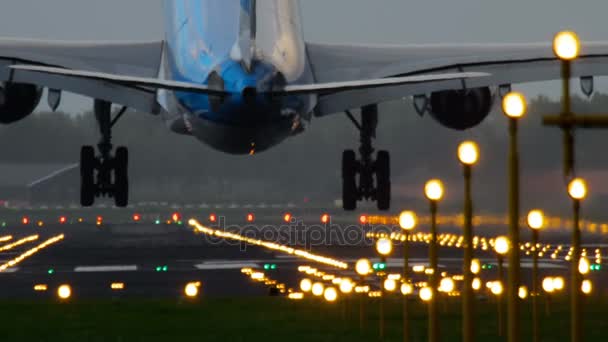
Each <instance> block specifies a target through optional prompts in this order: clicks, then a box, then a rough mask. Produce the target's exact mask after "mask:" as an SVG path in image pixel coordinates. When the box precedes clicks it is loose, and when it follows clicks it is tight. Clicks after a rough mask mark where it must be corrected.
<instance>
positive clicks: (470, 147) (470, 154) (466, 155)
mask: <svg viewBox="0 0 608 342" xmlns="http://www.w3.org/2000/svg"><path fill="white" fill-rule="evenodd" d="M458 160H460V162H461V163H462V164H464V165H468V166H472V165H475V163H477V161H478V160H479V146H477V144H476V143H475V142H473V141H465V142H463V143H462V144H460V146H458Z"/></svg>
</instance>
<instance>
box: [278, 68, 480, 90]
mask: <svg viewBox="0 0 608 342" xmlns="http://www.w3.org/2000/svg"><path fill="white" fill-rule="evenodd" d="M488 76H490V74H488V73H485V72H457V73H445V74H430V75H416V76H404V77H389V78H380V79H370V80H361V81H346V82H329V83H318V84H307V85H288V86H287V87H285V89H284V90H283V91H281V90H279V91H276V93H279V94H280V93H287V94H311V93H313V94H316V93H321V94H327V93H337V92H342V91H349V90H362V89H373V88H382V87H391V86H400V85H406V84H416V83H429V82H441V81H450V80H464V79H470V78H479V77H488Z"/></svg>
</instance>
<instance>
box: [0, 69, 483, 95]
mask: <svg viewBox="0 0 608 342" xmlns="http://www.w3.org/2000/svg"><path fill="white" fill-rule="evenodd" d="M10 68H12V69H14V70H22V71H30V72H36V73H43V74H51V75H62V76H67V77H75V78H83V79H92V80H98V81H106V82H111V83H116V84H121V85H127V86H134V87H149V88H155V89H167V90H173V91H182V92H191V93H201V94H207V95H219V96H226V95H230V93H228V92H226V91H221V90H214V89H210V88H209V87H208V86H206V85H202V84H195V83H189V82H180V81H171V80H163V79H157V78H147V77H133V76H122V75H116V74H109V73H102V72H93V71H83V70H70V69H63V68H56V67H46V66H38V65H12V66H10ZM487 76H490V74H488V73H484V72H458V73H444V74H430V75H415V76H404V77H389V78H381V79H370V80H360V81H345V82H329V83H316V84H305V85H288V86H286V87H285V88H284V89H278V90H272V91H271V92H270V93H272V95H277V96H281V95H282V96H288V95H298V94H330V93H337V92H343V91H349V90H361V89H373V88H381V87H391V86H400V85H405V84H417V83H429V82H441V81H450V80H463V79H470V78H478V77H487Z"/></svg>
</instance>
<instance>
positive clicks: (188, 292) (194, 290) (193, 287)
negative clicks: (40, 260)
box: [34, 281, 202, 301]
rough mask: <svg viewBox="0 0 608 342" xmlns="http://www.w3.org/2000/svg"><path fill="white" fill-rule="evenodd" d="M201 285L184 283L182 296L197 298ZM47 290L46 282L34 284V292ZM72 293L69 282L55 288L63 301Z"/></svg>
mask: <svg viewBox="0 0 608 342" xmlns="http://www.w3.org/2000/svg"><path fill="white" fill-rule="evenodd" d="M201 287H202V283H201V282H200V281H196V282H189V283H186V285H185V286H184V288H183V295H184V297H186V298H191V299H194V298H198V297H199V296H200V294H201ZM109 288H110V290H111V291H114V292H120V291H125V290H126V288H127V287H126V284H125V283H121V282H114V283H111V284H110V286H109ZM48 290H49V286H48V285H47V284H36V285H34V291H35V292H47V291H48ZM73 293H74V291H73V289H72V286H71V285H70V284H62V285H60V286H58V287H57V290H56V295H57V298H59V299H61V300H64V301H67V300H69V299H70V298H71V297H72V295H73Z"/></svg>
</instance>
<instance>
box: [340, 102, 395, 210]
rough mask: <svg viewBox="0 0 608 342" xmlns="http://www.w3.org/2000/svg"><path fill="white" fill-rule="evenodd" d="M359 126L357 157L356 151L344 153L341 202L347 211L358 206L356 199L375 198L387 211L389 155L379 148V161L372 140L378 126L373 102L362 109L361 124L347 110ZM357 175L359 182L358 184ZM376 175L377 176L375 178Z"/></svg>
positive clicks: (388, 202)
mask: <svg viewBox="0 0 608 342" xmlns="http://www.w3.org/2000/svg"><path fill="white" fill-rule="evenodd" d="M346 114H347V115H348V117H349V118H350V119H351V121H353V123H354V124H355V126H356V127H357V128H358V129H359V132H360V134H361V147H360V148H359V154H360V157H361V159H360V160H357V159H356V155H355V151H353V150H347V151H344V154H343V155H342V203H343V206H344V210H348V211H353V210H355V209H357V202H358V201H362V200H364V199H365V200H372V201H375V202H376V204H377V205H378V209H379V210H382V211H386V210H389V209H390V206H391V179H390V178H391V174H390V155H389V153H388V152H387V151H379V152H378V153H377V156H376V160H373V154H374V152H375V150H374V147H373V145H372V139H374V138H375V137H376V128H377V126H378V106H377V105H371V106H366V107H363V108H362V109H361V123H359V122H357V120H356V119H355V118H354V116H353V115H352V114H351V113H350V112H347V113H346ZM357 174H358V175H359V183H358V184H357ZM374 176H375V177H374Z"/></svg>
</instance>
